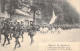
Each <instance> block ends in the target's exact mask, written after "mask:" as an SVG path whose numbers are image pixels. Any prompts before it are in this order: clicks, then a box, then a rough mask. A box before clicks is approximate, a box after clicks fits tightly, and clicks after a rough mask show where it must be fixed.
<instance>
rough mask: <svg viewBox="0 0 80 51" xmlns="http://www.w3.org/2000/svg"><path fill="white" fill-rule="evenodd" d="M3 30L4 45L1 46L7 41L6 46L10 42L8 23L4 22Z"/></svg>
mask: <svg viewBox="0 0 80 51" xmlns="http://www.w3.org/2000/svg"><path fill="white" fill-rule="evenodd" d="M3 29H4V43H3V46H4V45H5V43H6V40H7V41H8V44H10V40H9V29H10V28H9V22H8V21H5V23H4V26H3Z"/></svg>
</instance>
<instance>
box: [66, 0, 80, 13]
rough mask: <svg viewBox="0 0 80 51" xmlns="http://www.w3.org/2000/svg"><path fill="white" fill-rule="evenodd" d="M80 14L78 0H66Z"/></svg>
mask: <svg viewBox="0 0 80 51" xmlns="http://www.w3.org/2000/svg"><path fill="white" fill-rule="evenodd" d="M67 1H68V2H69V3H70V4H71V5H72V6H73V7H74V8H75V9H76V11H77V12H78V13H79V14H80V0H67Z"/></svg>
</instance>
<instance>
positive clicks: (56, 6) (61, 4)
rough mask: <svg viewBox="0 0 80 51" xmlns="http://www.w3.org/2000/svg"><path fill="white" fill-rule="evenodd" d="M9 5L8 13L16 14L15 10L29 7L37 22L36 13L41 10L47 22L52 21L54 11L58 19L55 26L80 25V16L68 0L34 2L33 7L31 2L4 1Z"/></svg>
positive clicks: (36, 0) (20, 0)
mask: <svg viewBox="0 0 80 51" xmlns="http://www.w3.org/2000/svg"><path fill="white" fill-rule="evenodd" d="M4 1H7V3H8V7H7V8H8V9H7V12H8V14H10V16H11V15H12V14H14V10H15V9H21V8H23V7H26V6H24V4H25V5H29V6H30V7H29V8H30V9H31V11H33V13H34V17H33V19H34V20H35V13H36V11H37V10H39V11H40V12H41V13H42V18H43V19H44V20H45V22H49V21H50V20H51V17H52V14H53V10H54V12H55V15H56V16H57V19H56V21H55V24H65V23H66V24H76V23H79V15H78V13H77V12H76V10H75V9H74V8H73V7H72V6H71V5H70V4H69V3H68V2H67V1H66V0H32V1H33V5H31V4H30V2H31V1H28V0H27V2H24V1H22V0H4ZM25 1H26V0H25Z"/></svg>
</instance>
